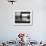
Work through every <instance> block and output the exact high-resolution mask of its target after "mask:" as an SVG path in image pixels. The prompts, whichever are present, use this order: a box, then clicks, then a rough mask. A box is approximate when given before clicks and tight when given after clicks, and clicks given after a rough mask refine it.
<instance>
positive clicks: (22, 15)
mask: <svg viewBox="0 0 46 46" xmlns="http://www.w3.org/2000/svg"><path fill="white" fill-rule="evenodd" d="M15 25H18V26H21V25H24V26H28V25H29V26H30V25H32V11H16V12H15Z"/></svg>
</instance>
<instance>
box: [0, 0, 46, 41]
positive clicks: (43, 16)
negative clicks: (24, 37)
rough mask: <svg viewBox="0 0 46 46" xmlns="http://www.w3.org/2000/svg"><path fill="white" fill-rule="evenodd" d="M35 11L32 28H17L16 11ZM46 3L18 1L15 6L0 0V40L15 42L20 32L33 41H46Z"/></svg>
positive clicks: (41, 1) (43, 1)
mask: <svg viewBox="0 0 46 46" xmlns="http://www.w3.org/2000/svg"><path fill="white" fill-rule="evenodd" d="M24 9H26V10H31V9H32V10H33V25H32V26H15V25H14V16H15V11H16V10H24ZM45 20H46V1H45V0H17V1H16V2H15V3H14V4H13V5H12V4H11V3H10V2H8V1H7V0H0V40H11V39H12V40H14V39H15V38H16V37H17V34H18V32H26V33H29V34H30V35H31V38H32V39H33V40H37V41H40V40H43V41H44V40H46V36H45V35H46V21H45Z"/></svg>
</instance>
